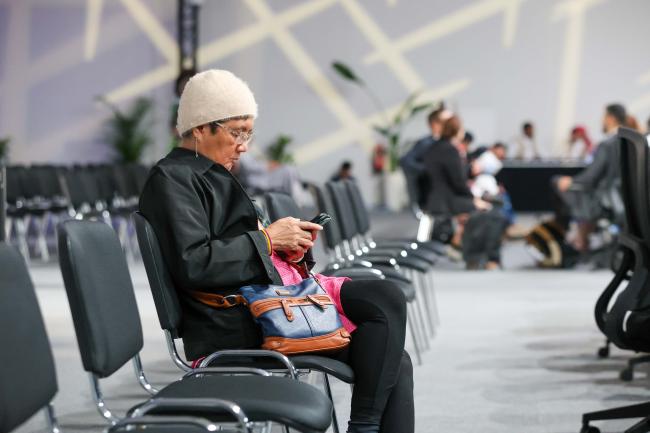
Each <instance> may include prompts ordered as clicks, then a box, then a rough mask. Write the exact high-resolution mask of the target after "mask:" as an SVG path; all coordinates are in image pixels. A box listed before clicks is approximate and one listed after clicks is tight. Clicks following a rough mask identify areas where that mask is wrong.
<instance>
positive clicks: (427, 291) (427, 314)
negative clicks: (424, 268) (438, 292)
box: [418, 274, 436, 337]
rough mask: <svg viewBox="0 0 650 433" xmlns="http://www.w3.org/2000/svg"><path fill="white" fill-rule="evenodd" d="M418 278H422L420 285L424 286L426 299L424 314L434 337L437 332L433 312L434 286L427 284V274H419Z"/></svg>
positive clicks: (423, 291)
mask: <svg viewBox="0 0 650 433" xmlns="http://www.w3.org/2000/svg"><path fill="white" fill-rule="evenodd" d="M418 278H419V280H420V285H421V286H422V300H423V301H424V316H425V317H426V319H427V320H426V322H427V324H428V325H429V326H428V329H429V336H431V337H433V336H434V335H435V334H436V327H435V325H434V320H433V317H432V314H431V299H430V297H431V296H430V295H431V290H432V287H429V285H428V284H427V278H426V274H419V275H418Z"/></svg>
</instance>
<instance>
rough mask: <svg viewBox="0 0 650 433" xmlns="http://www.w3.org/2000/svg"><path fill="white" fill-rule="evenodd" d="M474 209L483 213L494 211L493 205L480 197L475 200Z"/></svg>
mask: <svg viewBox="0 0 650 433" xmlns="http://www.w3.org/2000/svg"><path fill="white" fill-rule="evenodd" d="M474 207H475V208H476V209H478V210H482V211H488V210H490V209H492V205H491V204H490V203H488V202H487V201H485V200H483V199H480V198H478V197H475V198H474Z"/></svg>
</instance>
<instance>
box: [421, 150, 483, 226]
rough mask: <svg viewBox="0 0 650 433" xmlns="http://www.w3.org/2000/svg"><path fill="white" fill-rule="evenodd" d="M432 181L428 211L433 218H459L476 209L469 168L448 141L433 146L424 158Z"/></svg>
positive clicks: (428, 198)
mask: <svg viewBox="0 0 650 433" xmlns="http://www.w3.org/2000/svg"><path fill="white" fill-rule="evenodd" d="M424 166H425V170H426V174H427V178H428V182H429V189H428V191H429V193H428V196H427V201H426V207H425V209H426V211H427V213H429V214H431V215H441V214H442V215H458V214H461V213H467V212H471V211H473V210H474V203H473V196H472V192H471V191H470V189H469V187H468V186H467V169H466V167H465V164H464V163H463V161H462V159H461V158H460V154H459V153H458V150H457V149H456V147H455V146H454V145H453V144H451V142H450V141H449V140H440V141H437V142H436V143H435V144H433V145H432V146H431V147H430V148H429V150H428V152H427V154H426V156H425V157H424Z"/></svg>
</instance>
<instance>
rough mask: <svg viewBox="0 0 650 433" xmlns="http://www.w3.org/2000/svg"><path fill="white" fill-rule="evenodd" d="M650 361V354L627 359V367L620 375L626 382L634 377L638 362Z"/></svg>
mask: <svg viewBox="0 0 650 433" xmlns="http://www.w3.org/2000/svg"><path fill="white" fill-rule="evenodd" d="M649 362H650V355H641V356H635V357H634V358H630V359H628V361H627V367H626V368H624V369H623V370H621V373H620V374H619V377H620V378H621V380H623V381H625V382H629V381H631V380H632V379H634V367H635V366H637V365H638V364H645V363H649Z"/></svg>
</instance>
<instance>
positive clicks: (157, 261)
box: [133, 212, 182, 338]
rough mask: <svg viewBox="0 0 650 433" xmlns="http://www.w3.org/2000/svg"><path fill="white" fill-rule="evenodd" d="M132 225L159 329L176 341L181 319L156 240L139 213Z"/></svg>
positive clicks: (134, 214)
mask: <svg viewBox="0 0 650 433" xmlns="http://www.w3.org/2000/svg"><path fill="white" fill-rule="evenodd" d="M133 221H134V223H135V231H136V234H137V236H138V245H140V252H141V254H142V261H143V262H144V268H145V269H146V271H147V278H148V279H149V287H151V294H152V295H153V300H154V303H155V304H156V312H157V313H158V320H159V321H160V327H161V328H162V329H165V330H167V331H169V332H170V333H171V334H172V337H173V338H178V337H180V331H179V329H180V326H181V319H182V310H181V304H180V301H179V300H178V295H177V294H176V288H175V287H174V282H173V280H172V277H171V274H170V273H169V270H168V268H167V264H166V263H165V259H164V258H163V255H162V251H161V250H160V244H159V243H158V237H157V236H156V233H155V232H154V231H153V227H151V224H149V221H147V219H146V218H145V217H144V215H142V214H141V213H140V212H134V213H133Z"/></svg>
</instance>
